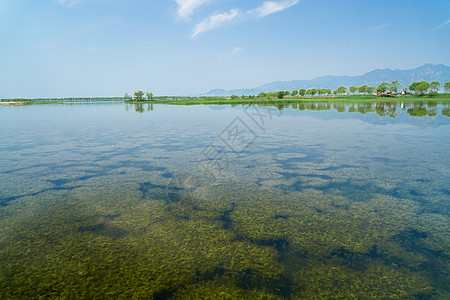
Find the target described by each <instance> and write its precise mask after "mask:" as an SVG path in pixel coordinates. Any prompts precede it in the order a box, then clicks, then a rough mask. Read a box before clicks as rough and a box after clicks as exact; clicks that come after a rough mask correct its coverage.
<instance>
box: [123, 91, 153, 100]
mask: <svg viewBox="0 0 450 300" xmlns="http://www.w3.org/2000/svg"><path fill="white" fill-rule="evenodd" d="M123 98H124V99H133V97H131V96H130V95H129V94H128V93H125V95H124V96H123ZM134 99H135V100H137V101H142V100H153V93H151V92H145V93H144V92H143V91H141V90H138V91H136V92H134Z"/></svg>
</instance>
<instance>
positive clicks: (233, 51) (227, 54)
mask: <svg viewBox="0 0 450 300" xmlns="http://www.w3.org/2000/svg"><path fill="white" fill-rule="evenodd" d="M242 53H244V49H242V48H241V47H234V48H233V49H231V50H230V51H227V52H224V53H220V54H216V56H217V58H218V59H219V60H220V61H221V60H223V59H226V58H231V57H234V56H238V55H241V54H242Z"/></svg>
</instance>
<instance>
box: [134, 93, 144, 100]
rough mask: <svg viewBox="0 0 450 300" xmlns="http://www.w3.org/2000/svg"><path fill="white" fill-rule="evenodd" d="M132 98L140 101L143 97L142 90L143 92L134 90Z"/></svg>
mask: <svg viewBox="0 0 450 300" xmlns="http://www.w3.org/2000/svg"><path fill="white" fill-rule="evenodd" d="M134 98H135V99H136V100H137V101H142V100H143V99H144V92H143V91H136V92H135V93H134Z"/></svg>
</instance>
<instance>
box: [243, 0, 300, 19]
mask: <svg viewBox="0 0 450 300" xmlns="http://www.w3.org/2000/svg"><path fill="white" fill-rule="evenodd" d="M299 2H300V0H283V1H265V2H264V3H263V5H261V6H260V7H258V8H255V9H252V10H249V11H248V13H249V14H250V15H254V16H256V17H258V18H263V17H265V16H268V15H271V14H273V13H276V12H280V11H283V10H285V9H287V8H289V7H291V6H294V5H296V4H297V3H299Z"/></svg>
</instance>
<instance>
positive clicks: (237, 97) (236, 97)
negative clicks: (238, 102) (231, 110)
mask: <svg viewBox="0 0 450 300" xmlns="http://www.w3.org/2000/svg"><path fill="white" fill-rule="evenodd" d="M230 98H231V99H239V96H238V95H235V94H233V95H231V97H230Z"/></svg>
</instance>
